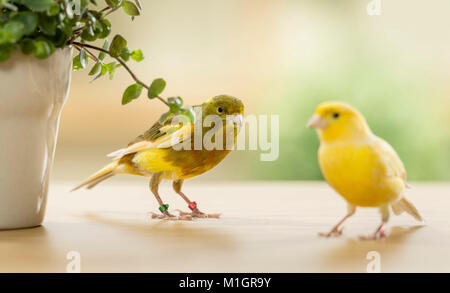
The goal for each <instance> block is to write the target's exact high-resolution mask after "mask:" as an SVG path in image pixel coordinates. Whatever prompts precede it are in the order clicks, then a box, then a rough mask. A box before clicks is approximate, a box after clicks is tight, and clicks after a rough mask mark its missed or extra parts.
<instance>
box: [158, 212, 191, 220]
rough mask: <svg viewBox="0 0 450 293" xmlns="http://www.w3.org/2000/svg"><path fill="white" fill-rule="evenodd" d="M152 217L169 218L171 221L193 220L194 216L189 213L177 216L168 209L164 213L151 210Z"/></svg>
mask: <svg viewBox="0 0 450 293" xmlns="http://www.w3.org/2000/svg"><path fill="white" fill-rule="evenodd" d="M150 215H151V216H152V219H160V220H169V221H183V220H184V221H191V220H192V217H191V216H189V215H181V214H180V215H179V216H175V215H172V214H171V213H169V212H168V211H164V212H163V213H154V212H150Z"/></svg>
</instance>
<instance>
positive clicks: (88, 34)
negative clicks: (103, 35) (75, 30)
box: [81, 27, 97, 42]
mask: <svg viewBox="0 0 450 293" xmlns="http://www.w3.org/2000/svg"><path fill="white" fill-rule="evenodd" d="M81 38H82V39H84V40H86V41H88V42H93V41H95V40H96V39H97V36H96V35H95V33H94V31H93V30H92V27H87V28H85V29H84V30H83V32H82V33H81Z"/></svg>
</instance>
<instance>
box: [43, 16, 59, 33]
mask: <svg viewBox="0 0 450 293" xmlns="http://www.w3.org/2000/svg"><path fill="white" fill-rule="evenodd" d="M57 26H58V21H57V19H56V17H50V16H47V15H46V14H39V28H40V30H41V31H42V32H43V33H44V34H46V35H48V36H54V35H55V34H56V27H57Z"/></svg>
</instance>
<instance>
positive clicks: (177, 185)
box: [173, 180, 220, 219]
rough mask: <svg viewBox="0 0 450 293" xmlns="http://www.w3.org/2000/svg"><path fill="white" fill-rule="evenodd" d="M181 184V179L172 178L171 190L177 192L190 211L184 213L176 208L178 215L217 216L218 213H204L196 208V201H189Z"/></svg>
mask: <svg viewBox="0 0 450 293" xmlns="http://www.w3.org/2000/svg"><path fill="white" fill-rule="evenodd" d="M182 185H183V180H174V181H173V190H175V192H176V193H178V194H179V195H180V196H181V197H182V198H183V199H184V201H185V202H186V203H187V204H188V207H189V209H190V210H191V211H192V212H191V213H186V212H183V211H180V210H178V212H179V213H180V216H181V217H182V216H191V217H193V218H216V219H217V218H219V217H220V214H205V213H202V212H201V211H200V210H199V209H198V208H197V203H196V202H195V201H191V200H190V199H189V198H188V197H187V196H186V195H185V194H184V193H183V192H182V191H181V186H182Z"/></svg>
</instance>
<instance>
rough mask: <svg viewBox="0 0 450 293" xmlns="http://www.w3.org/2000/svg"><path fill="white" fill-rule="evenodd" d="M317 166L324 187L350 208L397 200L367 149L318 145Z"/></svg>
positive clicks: (380, 163)
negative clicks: (338, 196)
mask: <svg viewBox="0 0 450 293" xmlns="http://www.w3.org/2000/svg"><path fill="white" fill-rule="evenodd" d="M319 164H320V168H321V170H322V173H323V175H324V177H325V179H326V180H327V181H328V183H329V184H330V185H331V186H332V187H333V188H334V189H335V190H336V191H337V192H338V193H339V194H340V195H341V196H342V197H344V198H345V199H346V200H347V201H348V202H349V203H351V204H354V205H357V206H379V205H381V204H384V203H388V202H390V201H392V200H395V199H396V198H397V197H398V190H397V189H396V190H394V188H392V186H391V183H390V182H389V180H388V178H387V177H386V176H385V174H384V173H385V167H384V166H383V165H382V162H381V161H380V160H379V158H378V156H377V154H376V153H375V152H374V150H373V149H372V147H371V146H370V145H367V144H363V145H355V144H348V145H345V144H341V145H322V146H321V147H320V149H319Z"/></svg>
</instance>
